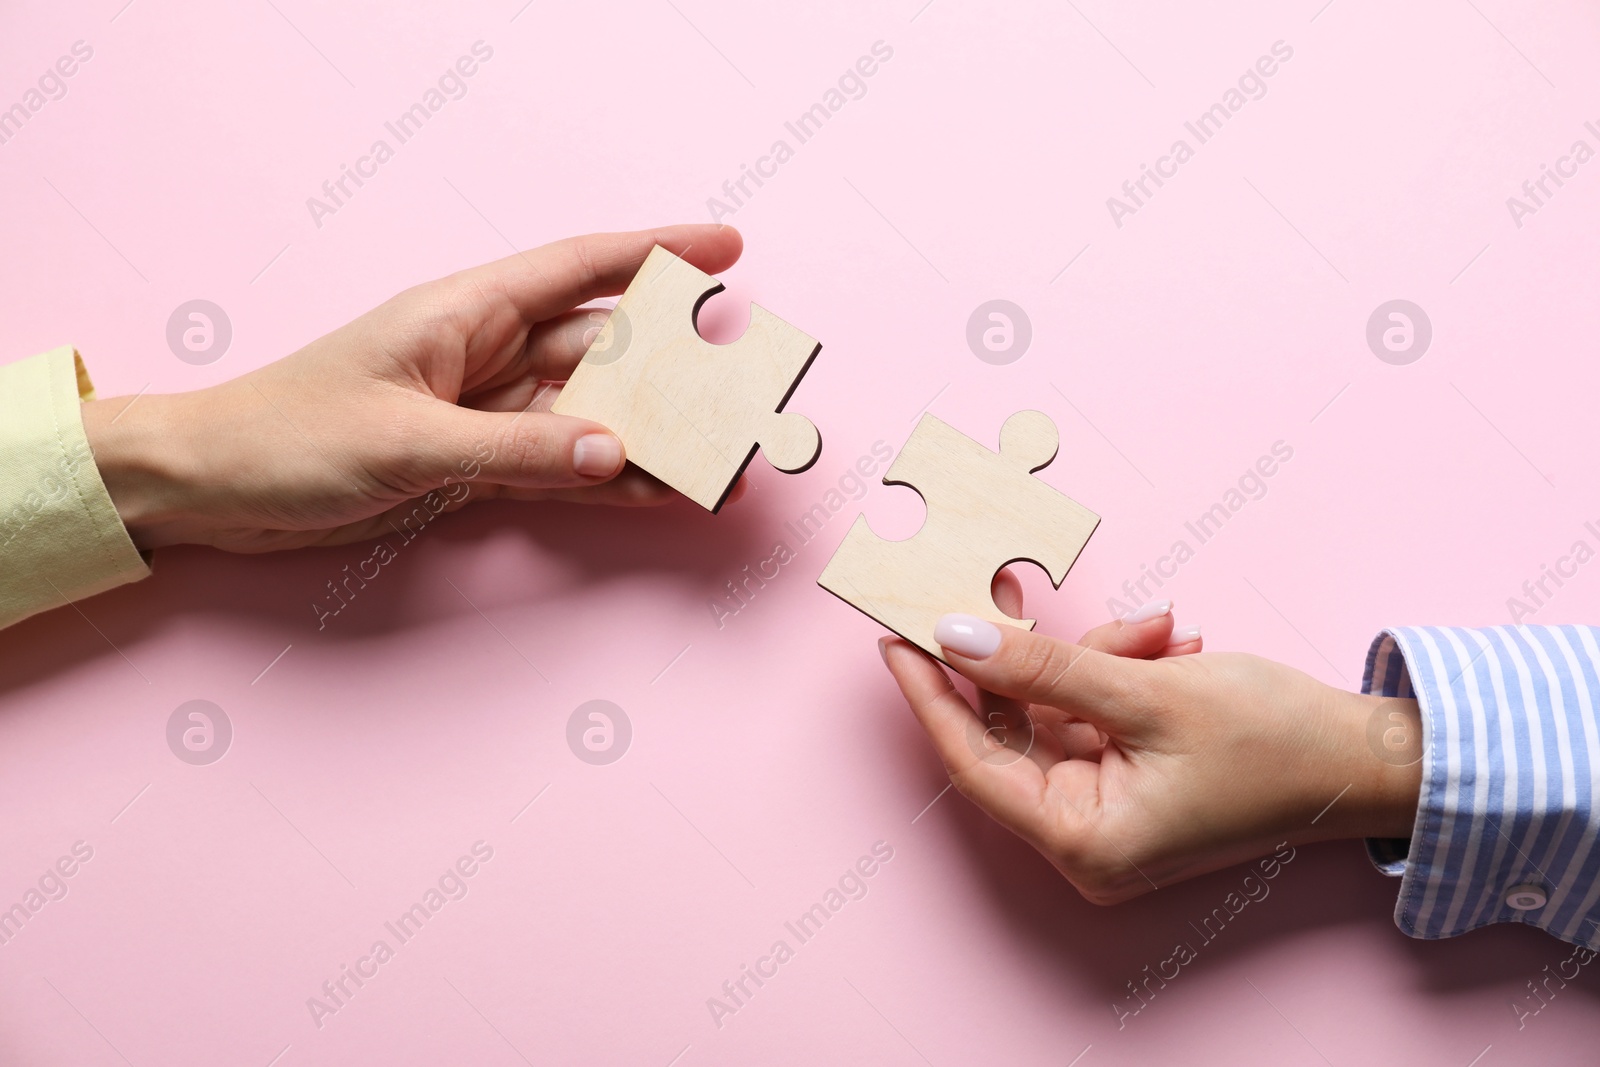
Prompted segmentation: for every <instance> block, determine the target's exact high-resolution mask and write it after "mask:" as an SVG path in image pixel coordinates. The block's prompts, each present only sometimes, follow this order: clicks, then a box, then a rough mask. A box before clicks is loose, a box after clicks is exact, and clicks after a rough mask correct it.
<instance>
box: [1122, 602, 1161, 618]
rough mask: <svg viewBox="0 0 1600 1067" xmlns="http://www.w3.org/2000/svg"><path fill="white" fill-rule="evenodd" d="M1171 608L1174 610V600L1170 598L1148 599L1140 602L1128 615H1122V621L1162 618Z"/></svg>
mask: <svg viewBox="0 0 1600 1067" xmlns="http://www.w3.org/2000/svg"><path fill="white" fill-rule="evenodd" d="M1171 610H1172V601H1170V600H1151V601H1148V602H1146V603H1143V604H1140V605H1139V606H1138V607H1136V608H1134V609H1133V610H1132V611H1130V612H1128V613H1127V614H1126V615H1124V616H1123V617H1122V621H1123V622H1149V621H1150V620H1151V619H1159V618H1161V616H1163V615H1165V614H1166V613H1167V612H1169V611H1171Z"/></svg>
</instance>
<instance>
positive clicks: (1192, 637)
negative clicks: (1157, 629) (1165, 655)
mask: <svg viewBox="0 0 1600 1067" xmlns="http://www.w3.org/2000/svg"><path fill="white" fill-rule="evenodd" d="M1198 640H1200V627H1199V626H1179V627H1178V628H1177V629H1175V630H1173V631H1172V636H1171V637H1170V638H1168V639H1167V646H1168V647H1171V646H1172V645H1187V644H1188V643H1189V642H1191V641H1198Z"/></svg>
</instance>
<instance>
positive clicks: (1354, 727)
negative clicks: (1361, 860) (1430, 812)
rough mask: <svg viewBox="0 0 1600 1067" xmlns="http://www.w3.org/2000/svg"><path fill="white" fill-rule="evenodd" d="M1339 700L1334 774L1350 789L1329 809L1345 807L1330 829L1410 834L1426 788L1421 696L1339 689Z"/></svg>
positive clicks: (1344, 833)
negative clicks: (1379, 694)
mask: <svg viewBox="0 0 1600 1067" xmlns="http://www.w3.org/2000/svg"><path fill="white" fill-rule="evenodd" d="M1335 703H1336V708H1335V710H1334V715H1335V717H1336V721H1337V726H1336V735H1335V736H1336V737H1337V742H1336V743H1337V745H1338V747H1339V758H1338V759H1337V760H1335V761H1334V763H1335V766H1336V767H1337V772H1336V776H1338V777H1343V779H1344V780H1345V781H1346V782H1348V784H1349V791H1348V792H1347V793H1345V794H1344V795H1343V796H1342V797H1341V798H1340V799H1339V802H1338V803H1337V804H1336V805H1334V808H1333V809H1332V810H1330V811H1329V812H1328V816H1329V817H1330V818H1331V817H1333V816H1334V812H1335V811H1338V809H1340V808H1342V809H1344V810H1343V811H1342V812H1341V813H1340V814H1339V815H1338V817H1337V818H1335V819H1333V824H1332V826H1331V827H1330V829H1333V830H1337V831H1338V834H1339V836H1342V837H1395V838H1409V837H1410V836H1411V832H1412V829H1413V827H1414V826H1415V824H1416V817H1417V805H1418V803H1419V802H1420V797H1421V792H1422V746H1423V739H1422V717H1421V711H1420V709H1419V708H1418V706H1417V702H1416V701H1415V700H1409V699H1404V700H1403V699H1399V698H1395V697H1380V696H1371V695H1367V694H1362V693H1349V692H1342V691H1340V692H1337V697H1336V701H1335ZM1337 788H1343V785H1340V786H1338V787H1337ZM1319 821H1320V820H1319Z"/></svg>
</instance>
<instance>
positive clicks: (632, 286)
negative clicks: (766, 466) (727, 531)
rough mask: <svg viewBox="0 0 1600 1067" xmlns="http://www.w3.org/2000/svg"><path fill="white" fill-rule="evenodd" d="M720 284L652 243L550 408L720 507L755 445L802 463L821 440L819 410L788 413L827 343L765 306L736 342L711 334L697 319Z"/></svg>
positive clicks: (780, 465)
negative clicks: (717, 340)
mask: <svg viewBox="0 0 1600 1067" xmlns="http://www.w3.org/2000/svg"><path fill="white" fill-rule="evenodd" d="M721 291H722V284H721V283H720V282H718V281H717V280H716V279H715V278H713V277H711V275H709V274H706V273H705V272H703V271H701V270H699V269H697V268H696V267H694V266H693V265H691V264H689V263H687V262H685V261H684V260H682V259H679V258H678V257H677V256H675V255H673V254H672V253H671V252H668V251H667V250H666V249H664V248H661V247H659V246H657V247H656V248H654V249H652V250H651V252H650V255H649V256H648V257H646V259H645V262H644V265H643V266H642V267H641V268H640V269H639V273H638V274H637V275H635V276H634V279H633V281H632V282H631V283H629V285H628V288H627V291H626V292H624V293H623V294H622V299H620V300H619V301H618V302H617V306H616V308H615V309H614V310H613V311H612V313H611V316H610V318H609V319H608V320H607V322H606V324H605V325H604V326H603V327H601V329H600V331H599V333H598V334H597V335H596V337H595V339H594V342H593V343H592V344H591V345H590V348H589V351H588V352H587V353H585V355H584V358H583V361H582V362H581V363H579V365H578V367H577V369H576V370H575V371H574V372H573V375H572V377H571V379H569V380H568V382H567V384H566V386H565V387H564V388H563V389H562V391H561V395H560V396H559V397H557V399H556V402H555V404H554V405H553V406H552V409H551V410H553V411H554V412H555V413H556V414H559V415H572V416H575V417H578V418H585V419H590V420H592V421H594V422H598V423H600V424H602V425H604V426H606V427H607V428H609V429H610V430H611V431H612V432H613V433H615V434H616V435H617V436H618V437H619V438H621V440H622V443H623V447H624V448H625V449H626V450H627V454H628V459H629V460H630V461H632V462H633V463H634V464H635V465H637V466H639V467H641V468H643V469H644V470H646V471H649V472H650V473H651V474H653V475H655V476H656V477H657V478H660V479H661V480H662V481H663V482H665V483H667V484H668V485H670V486H672V487H673V488H674V489H676V490H678V491H679V492H680V493H682V494H683V495H685V496H687V497H689V498H690V499H691V500H694V501H695V502H696V503H698V504H700V505H701V506H702V507H704V508H706V509H707V510H710V511H713V512H715V511H716V510H718V509H719V508H720V507H721V506H722V503H723V501H724V500H726V499H727V495H728V493H729V492H730V491H731V490H732V489H733V486H734V484H735V483H736V482H737V481H738V479H739V475H740V474H742V473H743V472H744V469H745V467H747V466H748V465H749V463H750V461H751V460H752V459H754V458H755V454H756V452H757V450H760V451H762V452H763V453H764V454H766V456H767V458H768V460H769V461H770V462H771V463H772V465H773V466H774V467H775V468H777V469H778V470H781V471H785V472H788V473H795V472H798V471H802V470H805V469H806V468H808V467H810V466H811V464H813V463H815V462H816V459H817V456H818V455H819V454H820V453H821V449H822V438H821V435H820V434H819V433H818V432H817V428H816V426H815V425H814V424H813V423H812V422H811V420H809V419H807V418H806V417H805V416H804V415H800V414H798V413H795V412H784V411H783V407H784V405H785V404H786V403H787V402H788V399H789V396H790V395H791V394H792V393H793V392H794V390H795V388H796V387H797V386H798V385H799V382H800V378H801V377H802V376H803V375H804V374H805V372H806V370H807V369H808V368H809V367H810V365H811V362H812V360H814V359H815V358H816V355H817V353H818V351H820V349H821V345H820V344H818V343H817V341H816V339H815V338H813V337H811V336H810V335H808V334H806V333H804V332H802V331H801V330H799V329H797V328H795V327H794V326H792V325H790V324H789V323H787V322H785V321H784V320H783V319H780V318H778V316H776V315H774V314H772V313H771V312H770V311H768V310H766V309H765V308H763V307H761V306H760V305H758V304H752V305H751V306H750V324H749V326H748V327H747V328H746V330H745V332H744V335H743V336H742V337H740V338H739V339H738V340H736V341H732V342H730V343H728V344H722V345H718V344H712V343H711V342H709V341H706V340H705V339H704V338H702V337H701V336H700V334H699V331H698V329H697V326H696V320H697V319H698V317H699V312H700V308H701V306H703V305H704V303H705V302H706V300H708V299H710V298H711V297H712V296H713V295H715V294H716V293H718V292H721Z"/></svg>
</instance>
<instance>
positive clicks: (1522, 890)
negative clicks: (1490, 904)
mask: <svg viewBox="0 0 1600 1067" xmlns="http://www.w3.org/2000/svg"><path fill="white" fill-rule="evenodd" d="M1547 899H1548V898H1547V897H1546V896H1545V894H1544V890H1543V889H1542V888H1540V887H1539V886H1536V885H1514V886H1512V887H1511V888H1510V889H1508V890H1507V891H1506V906H1507V907H1511V908H1515V909H1516V910H1517V911H1533V910H1534V909H1535V908H1542V907H1544V904H1545V901H1546V900H1547Z"/></svg>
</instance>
